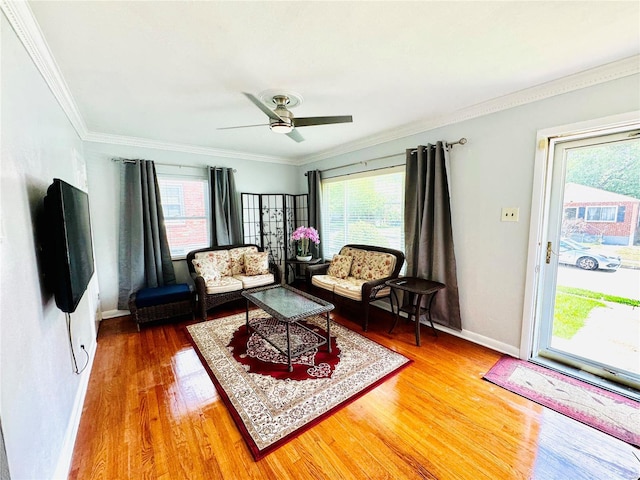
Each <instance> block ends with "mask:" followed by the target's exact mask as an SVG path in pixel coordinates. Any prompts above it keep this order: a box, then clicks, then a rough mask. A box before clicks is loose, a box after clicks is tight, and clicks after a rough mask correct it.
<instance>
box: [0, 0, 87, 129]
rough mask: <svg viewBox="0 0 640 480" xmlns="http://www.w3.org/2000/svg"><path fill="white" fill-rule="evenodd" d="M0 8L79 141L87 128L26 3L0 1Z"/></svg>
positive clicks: (7, 0)
mask: <svg viewBox="0 0 640 480" xmlns="http://www.w3.org/2000/svg"><path fill="white" fill-rule="evenodd" d="M0 8H1V9H2V11H3V12H4V14H5V15H6V16H7V20H8V21H9V23H10V24H11V26H12V27H13V30H14V31H15V32H16V35H17V36H18V38H19V39H20V41H21V42H22V44H23V45H24V48H25V49H26V50H27V53H28V54H29V56H30V57H31V59H32V60H33V62H34V63H35V65H36V68H37V69H38V71H39V72H40V74H41V75H42V77H43V78H44V81H45V82H46V83H47V86H48V87H49V89H50V90H51V92H52V93H53V95H54V96H55V98H56V100H58V103H60V106H61V107H62V109H63V111H64V112H65V114H66V115H67V118H68V119H69V121H70V122H71V125H72V126H73V128H74V129H75V130H76V132H77V133H78V135H79V136H80V138H84V136H85V135H86V134H87V125H86V123H85V122H84V119H83V118H82V115H80V110H79V109H78V106H77V104H76V102H75V100H74V99H73V97H72V96H71V93H70V91H69V87H68V86H67V83H66V82H65V80H64V77H63V76H62V74H61V73H60V69H59V68H58V64H57V63H56V61H55V59H54V58H53V55H52V54H51V50H49V46H48V45H47V42H46V41H45V39H44V35H43V34H42V30H40V26H39V25H38V23H37V22H36V20H35V17H34V15H33V12H32V11H31V8H29V4H28V3H27V2H26V1H13V0H0Z"/></svg>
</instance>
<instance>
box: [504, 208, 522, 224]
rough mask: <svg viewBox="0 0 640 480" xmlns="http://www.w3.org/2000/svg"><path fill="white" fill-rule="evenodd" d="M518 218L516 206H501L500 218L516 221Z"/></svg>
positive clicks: (518, 213)
mask: <svg viewBox="0 0 640 480" xmlns="http://www.w3.org/2000/svg"><path fill="white" fill-rule="evenodd" d="M519 219H520V209H519V208H517V207H512V208H503V209H502V216H501V220H502V221H503V222H517V221H518V220H519Z"/></svg>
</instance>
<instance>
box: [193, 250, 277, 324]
mask: <svg viewBox="0 0 640 480" xmlns="http://www.w3.org/2000/svg"><path fill="white" fill-rule="evenodd" d="M187 266H188V268H189V273H190V274H191V277H192V278H193V281H194V283H195V290H196V295H197V302H198V306H197V308H198V311H199V313H200V316H201V317H202V319H203V320H206V318H207V311H208V310H209V309H211V308H213V307H215V306H217V305H221V304H223V303H226V302H230V301H233V300H238V299H240V298H242V291H243V290H246V289H248V288H255V287H262V286H266V285H273V284H279V283H281V279H282V274H281V272H280V267H279V266H278V265H276V264H275V263H274V262H273V261H271V260H270V259H269V257H268V254H267V253H266V252H263V250H262V248H260V247H259V246H257V245H251V244H239V245H227V246H217V247H209V248H201V249H199V250H193V251H191V252H189V253H188V254H187Z"/></svg>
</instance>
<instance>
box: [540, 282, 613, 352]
mask: <svg viewBox="0 0 640 480" xmlns="http://www.w3.org/2000/svg"><path fill="white" fill-rule="evenodd" d="M604 306H605V304H604V303H602V302H599V301H597V300H592V299H590V298H585V297H579V296H576V295H572V294H568V293H562V292H560V288H558V292H557V293H556V307H555V310H554V312H553V336H554V337H559V338H565V339H567V340H570V339H571V338H572V337H573V336H574V335H575V334H576V333H578V330H580V329H581V328H582V327H584V322H585V320H586V319H587V317H588V316H589V313H591V310H593V309H594V308H596V307H604Z"/></svg>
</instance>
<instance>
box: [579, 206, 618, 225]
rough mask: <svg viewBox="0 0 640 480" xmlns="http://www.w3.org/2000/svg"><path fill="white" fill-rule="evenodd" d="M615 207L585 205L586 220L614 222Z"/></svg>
mask: <svg viewBox="0 0 640 480" xmlns="http://www.w3.org/2000/svg"><path fill="white" fill-rule="evenodd" d="M616 213H617V207H587V219H586V220H587V222H615V221H616Z"/></svg>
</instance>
